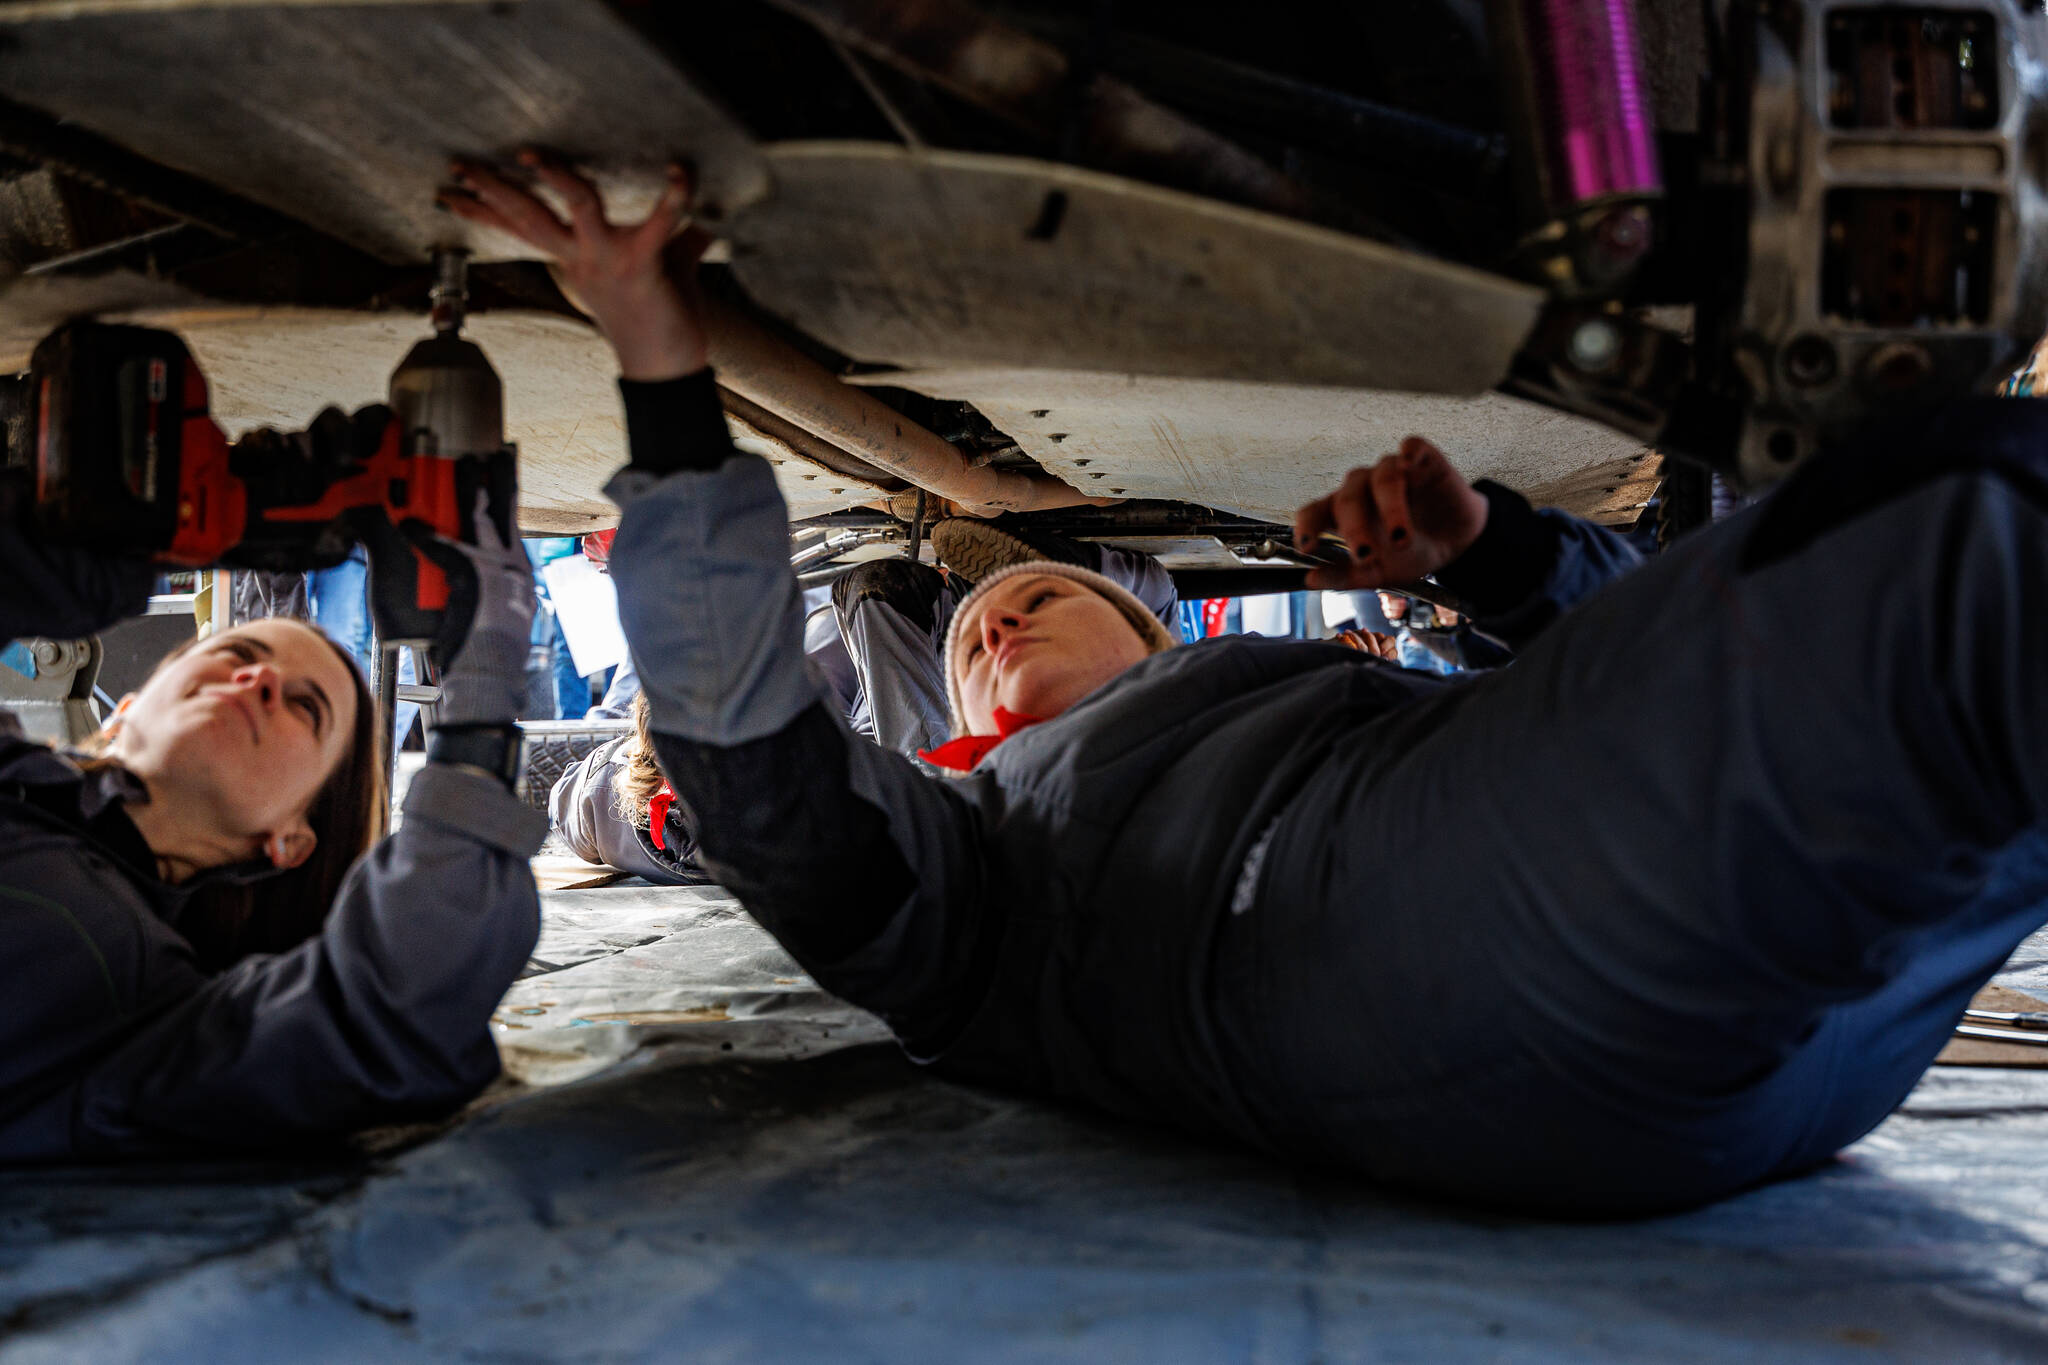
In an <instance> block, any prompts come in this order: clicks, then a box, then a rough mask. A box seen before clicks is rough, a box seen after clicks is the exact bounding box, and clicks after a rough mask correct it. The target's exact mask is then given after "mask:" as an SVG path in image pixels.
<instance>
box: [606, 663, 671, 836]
mask: <svg viewBox="0 0 2048 1365" xmlns="http://www.w3.org/2000/svg"><path fill="white" fill-rule="evenodd" d="M613 761H614V762H616V763H617V764H618V765H619V775H618V776H617V777H615V778H613V779H612V809H613V810H614V811H616V812H617V813H618V816H619V818H620V819H621V820H624V821H625V822H626V823H627V824H629V825H637V826H639V827H640V828H641V829H646V828H647V826H648V823H649V822H648V818H647V803H648V802H649V801H652V800H653V799H654V794H655V793H656V792H658V791H660V790H661V784H662V783H663V782H666V781H667V780H668V779H667V778H665V777H663V776H662V774H661V769H660V768H659V767H657V766H656V764H655V761H654V741H653V740H652V739H650V738H648V735H647V694H646V693H645V692H642V693H641V694H640V695H639V696H637V697H635V698H633V734H632V737H631V738H629V739H628V740H627V741H626V742H625V743H624V744H621V745H620V746H619V753H618V757H617V758H616V759H615V760H613Z"/></svg>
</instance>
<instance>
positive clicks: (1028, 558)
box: [931, 517, 1073, 583]
mask: <svg viewBox="0 0 2048 1365" xmlns="http://www.w3.org/2000/svg"><path fill="white" fill-rule="evenodd" d="M931 542H932V552H933V553H934V554H936V555H937V556H938V557H939V562H940V563H941V564H944V565H945V566H946V567H947V568H949V569H951V570H952V571H953V572H954V573H957V574H959V575H960V576H961V577H962V578H964V579H966V580H967V581H968V582H970V583H979V582H980V581H981V580H982V579H984V578H986V577H988V576H989V575H990V574H992V573H994V572H996V571H997V570H998V569H1007V568H1009V567H1010V566H1011V565H1012V564H1029V563H1031V562H1033V561H1034V560H1041V559H1047V560H1051V561H1052V562H1053V563H1055V564H1070V563H1072V562H1073V561H1072V560H1071V559H1069V558H1068V557H1067V556H1065V555H1057V554H1047V553H1046V552H1045V551H1043V550H1040V549H1038V548H1037V547H1035V546H1033V545H1032V544H1030V543H1029V542H1028V541H1024V540H1020V539H1018V538H1017V537H1016V536H1013V535H1011V534H1010V533H1009V532H1007V531H1004V530H1002V529H1000V528H998V527H995V526H990V525H989V524H987V523H986V522H978V521H969V520H967V519H965V518H962V517H951V518H948V519H947V520H945V521H942V522H940V523H939V524H938V525H936V526H934V527H932V530H931Z"/></svg>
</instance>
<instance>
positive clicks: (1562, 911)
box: [1217, 404, 2048, 1216]
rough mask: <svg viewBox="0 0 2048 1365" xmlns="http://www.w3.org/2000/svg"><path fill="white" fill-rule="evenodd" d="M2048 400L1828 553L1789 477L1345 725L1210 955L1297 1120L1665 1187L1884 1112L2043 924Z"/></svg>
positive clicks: (1337, 1137) (1649, 1196)
mask: <svg viewBox="0 0 2048 1365" xmlns="http://www.w3.org/2000/svg"><path fill="white" fill-rule="evenodd" d="M2013 406H2014V407H2015V408H2018V407H2019V406H2020V405H2018V404H2014V405H2013ZM2036 410H2037V411H2039V412H2040V413H2041V417H2040V418H2038V419H2036V418H2034V417H2033V414H2031V413H2015V414H2014V418H2015V422H2016V424H2017V425H2018V426H2019V427H2020V428H2022V430H2020V431H2019V432H2018V433H2017V434H2015V433H2011V432H2008V433H2007V436H2008V437H2011V438H2012V439H2010V440H2008V441H2007V443H2006V445H2005V446H2004V447H2003V448H2004V449H2006V450H2007V451H2008V452H2010V451H2012V450H2014V449H2017V448H2020V447H2022V446H2024V445H2026V444H2027V443H2031V446H2032V452H2033V453H2032V454H2030V455H2026V456H2024V457H2022V459H2021V460H2018V461H2015V462H2014V463H2015V464H2016V465H2018V467H2017V468H2011V467H2008V471H2007V473H2005V474H1992V473H1985V472H1969V473H1954V474H1949V475H1946V476H1942V477H1938V478H1935V479H1932V480H1929V481H1925V482H1922V483H1920V484H1919V485H1918V486H1916V487H1908V488H1906V489H1904V490H1903V491H1899V492H1896V493H1894V494H1893V495H1892V496H1890V497H1888V498H1885V499H1882V500H1876V499H1867V500H1866V502H1865V505H1864V510H1862V511H1861V512H1860V513H1858V514H1856V515H1854V516H1853V517H1850V518H1848V519H1845V520H1843V521H1841V522H1840V524H1838V525H1834V526H1832V527H1831V528H1824V529H1822V530H1820V531H1819V532H1818V533H1816V534H1813V535H1812V536H1811V538H1810V539H1807V540H1805V541H1804V542H1803V543H1801V542H1800V541H1799V539H1798V538H1797V537H1792V538H1790V539H1789V540H1786V541H1776V542H1774V540H1773V538H1772V537H1769V536H1766V535H1764V534H1763V532H1764V531H1765V530H1769V529H1773V526H1775V527H1777V528H1782V526H1783V525H1784V524H1785V523H1784V520H1783V519H1782V518H1780V519H1778V521H1777V522H1775V523H1771V522H1769V521H1768V519H1767V518H1766V516H1765V515H1764V514H1765V513H1768V512H1771V511H1773V510H1774V508H1773V505H1772V504H1769V503H1767V504H1765V505H1763V506H1761V507H1757V508H1752V509H1749V510H1747V511H1745V512H1742V513H1739V514H1737V515H1736V516H1734V517H1732V518H1730V519H1728V520H1727V521H1724V522H1721V523H1717V524H1716V525H1715V526H1713V527H1711V528H1709V529H1707V530H1704V531H1701V532H1699V533H1697V534H1696V535H1694V536H1693V537H1691V538H1690V539H1689V540H1687V541H1683V542H1681V543H1680V544H1679V546H1678V547H1676V548H1675V549H1674V550H1673V551H1671V552H1670V553H1668V554H1666V555H1664V556H1663V557H1661V558H1659V559H1657V560H1654V561H1652V562H1651V563H1650V564H1649V565H1647V566H1645V567H1644V568H1642V569H1640V570H1638V571H1637V572H1635V573H1633V574H1631V575H1630V576H1629V577H1627V578H1625V579H1623V580H1621V581H1620V582H1617V583H1614V584H1612V585H1610V586H1609V587H1608V588H1606V589H1605V590H1604V591H1602V592H1600V593H1599V594H1597V595H1595V596H1594V597H1593V598H1591V599H1590V600H1589V601H1587V602H1585V603H1583V604H1581V605H1580V606H1579V607H1578V608H1577V609H1576V610H1574V611H1572V612H1571V613H1569V614H1568V615H1566V616H1565V617H1564V618H1563V619H1561V620H1560V621H1558V622H1557V623H1556V624H1555V625H1554V626H1552V627H1551V628H1550V630H1549V631H1548V632H1546V633H1545V634H1544V635H1542V636H1541V637H1540V638H1539V639H1537V640H1536V641H1535V643H1534V644H1533V645H1532V646H1531V647H1530V648H1528V649H1527V650H1526V651H1524V652H1523V653H1522V655H1521V656H1520V657H1519V658H1518V659H1517V660H1516V662H1515V663H1514V665H1513V666H1512V667H1509V668H1506V669H1502V670H1499V671H1498V672H1494V673H1489V674H1483V675H1477V676H1476V677H1475V678H1474V680H1473V681H1472V682H1470V683H1469V684H1465V685H1462V686H1453V687H1449V688H1447V689H1445V691H1444V692H1443V694H1442V695H1441V696H1437V697H1432V698H1430V699H1427V700H1424V701H1421V702H1418V703H1415V704H1413V705H1411V706H1409V707H1406V708H1404V709H1402V710H1400V711H1397V712H1395V713H1393V714H1391V715H1388V716H1385V717H1382V718H1380V719H1378V720H1376V721H1374V722H1372V723H1370V724H1367V725H1365V726H1363V727H1361V728H1360V730H1359V731H1358V732H1357V733H1356V734H1355V735H1354V736H1352V737H1351V738H1349V739H1348V740H1347V741H1346V742H1345V744H1344V745H1343V746H1342V747H1341V749H1340V750H1339V751H1338V752H1336V753H1335V754H1333V756H1332V761H1331V763H1330V765H1329V766H1328V767H1327V768H1326V769H1325V770H1324V772H1323V773H1322V774H1320V775H1319V776H1318V778H1317V779H1316V780H1315V781H1313V782H1311V783H1310V784H1309V786H1308V787H1307V788H1305V789H1304V790H1303V792H1302V794H1301V796H1300V798H1299V800H1298V802H1297V805H1296V808H1295V810H1296V813H1295V814H1293V815H1290V816H1289V817H1288V818H1287V819H1285V820H1283V821H1282V822H1281V823H1280V824H1279V825H1278V826H1277V827H1276V832H1275V835H1274V837H1273V839H1272V841H1271V843H1270V846H1269V847H1268V848H1267V851H1266V854H1265V864H1266V867H1267V868H1268V869H1270V872H1269V875H1268V876H1267V879H1266V883H1265V885H1264V886H1263V887H1262V888H1261V890H1260V894H1259V896H1258V898H1257V902H1256V904H1254V905H1253V906H1252V907H1251V909H1250V910H1249V912H1248V913H1246V914H1243V915H1241V916H1234V917H1232V918H1231V919H1230V920H1229V922H1228V924H1227V926H1226V928H1225V932H1224V941H1223V943H1222V945H1221V947H1220V949H1219V952H1218V954H1217V958H1218V962H1219V964H1221V965H1220V966H1219V978H1218V992H1219V1005H1218V1010H1219V1016H1220V1017H1219V1024H1220V1025H1221V1029H1220V1031H1221V1034H1222V1036H1223V1037H1225V1038H1226V1039H1228V1040H1229V1042H1228V1044H1227V1046H1228V1048H1229V1050H1230V1051H1231V1052H1232V1053H1233V1070H1234V1071H1235V1073H1236V1074H1238V1075H1240V1076H1242V1077H1245V1078H1248V1080H1249V1081H1250V1083H1251V1084H1252V1085H1253V1086H1255V1087H1256V1088H1257V1089H1258V1090H1260V1091H1261V1092H1262V1100H1261V1107H1262V1108H1264V1109H1266V1110H1267V1112H1268V1113H1269V1114H1270V1115H1271V1130H1270V1131H1271V1142H1272V1144H1273V1145H1274V1146H1275V1147H1278V1148H1281V1149H1283V1150H1287V1151H1290V1152H1292V1153H1294V1154H1297V1155H1301V1156H1307V1157H1310V1158H1321V1159H1329V1160H1334V1161H1338V1162H1341V1163H1343V1164H1344V1165H1346V1166H1348V1167H1350V1168H1352V1169H1354V1170H1360V1171H1363V1172H1365V1173H1367V1174H1369V1175H1371V1176H1374V1177H1377V1178H1379V1179H1382V1180H1385V1181H1387V1182H1390V1183H1395V1184H1401V1185H1406V1186H1410V1187H1415V1188H1420V1189H1423V1190H1426V1191H1430V1192H1434V1193H1438V1194H1448V1195H1452V1196H1455V1197H1460V1198H1471V1199H1479V1200H1483V1201H1485V1202H1487V1203H1489V1204H1494V1205H1502V1204H1506V1205H1514V1206H1520V1207H1524V1208H1530V1209H1536V1210H1546V1211H1559V1212H1569V1213H1573V1214H1575V1215H1578V1216H1585V1215H1589V1214H1603V1213H1605V1214H1640V1213H1649V1212H1656V1211H1660V1210H1666V1209H1673V1208H1678V1207H1683V1206H1687V1205H1691V1204H1697V1203H1700V1202H1704V1201H1706V1200H1709V1199H1714V1198H1718V1197H1720V1196H1722V1195H1725V1194H1728V1193H1731V1192H1734V1191H1736V1190H1740V1189H1742V1188H1745V1187H1747V1186H1749V1185H1753V1184H1756V1183H1758V1182H1760V1181H1764V1180H1768V1179H1771V1178H1775V1177H1778V1176H1783V1175H1787V1174H1791V1173H1794V1172H1798V1171H1802V1170H1806V1169H1809V1168H1811V1167H1813V1166H1814V1165H1816V1164H1817V1163H1820V1162H1822V1161H1825V1160H1826V1159H1827V1158H1828V1157H1829V1156H1830V1155H1832V1154H1833V1153H1834V1152H1836V1151H1838V1150H1839V1149H1840V1148H1842V1147H1843V1146H1845V1145H1846V1144H1848V1143H1850V1142H1853V1141H1855V1140H1856V1139H1857V1138H1858V1137H1860V1136H1862V1135H1863V1134H1864V1133H1866V1132H1868V1131H1869V1130H1870V1129H1871V1128H1873V1127H1874V1126H1876V1125H1877V1124H1878V1123H1879V1122H1880V1121H1881V1120H1882V1119H1883V1118H1884V1117H1885V1116H1886V1115H1887V1114H1888V1113H1890V1112H1891V1110H1892V1109H1893V1108H1894V1107H1895V1106H1896V1105H1897V1104H1898V1103H1899V1101H1900V1100H1901V1099H1903V1098H1904V1097H1905V1095H1906V1093H1907V1092H1908V1091H1909V1090H1910V1089H1911V1088H1912V1086H1913V1085H1914V1083H1915V1082H1916V1081H1917V1080H1918V1078H1919V1076H1920V1074H1921V1072H1922V1071H1923V1070H1924V1069H1925V1068H1926V1066H1927V1065H1928V1064H1929V1063H1930V1062H1931V1061H1932V1060H1933V1058H1934V1056H1935V1054H1936V1053H1937V1052H1939V1051H1940V1050H1941V1048H1942V1046H1943V1044H1944V1043H1945V1042H1946V1040H1947V1038H1948V1035H1949V1031H1950V1029H1951V1027H1952V1026H1953V1025H1954V1023H1955V1021H1956V1019H1957V1017H1958V1016H1959V1014H1960V1012H1961V1010H1962V1009H1963V1007H1964V1006H1965V1004H1966V1003H1967V1002H1968V1000H1969V998H1970V996H1971V994H1972V993H1973V992H1974V991H1976V990H1977V989H1978V988H1979V987H1980V986H1981V985H1982V984H1983V983H1984V982H1985V981H1986V980H1987V979H1988V978H1989V977H1990V975H1991V974H1992V972H1993V971H1995V970H1996V969H1997V967H1998V965H1999V964H2000V963H2001V962H2002V961H2003V960H2004V959H2005V957H2006V956H2007V955H2008V954H2009V953H2010V952H2011V950H2012V949H2013V948H2014V947H2015V946H2016V945H2017V944H2018V942H2019V941H2020V940H2021V939H2022V938H2023V937H2024V936H2025V935H2026V934H2027V933H2029V932H2031V931H2032V930H2034V929H2035V928H2037V927H2039V926H2040V925H2041V924H2042V923H2043V921H2044V920H2048V408H2041V407H2040V406H2039V405H2036ZM2029 423H2031V425H2029ZM2022 438H2023V439H2022ZM1977 439H1983V433H1982V432H1972V431H1970V430H1969V429H1968V428H1967V427H1966V428H1965V429H1964V431H1963V432H1962V433H1961V434H1952V433H1948V432H1940V433H1937V434H1936V435H1934V436H1930V437H1929V442H1930V444H1931V445H1934V446H1935V447H1936V448H1938V449H1939V451H1940V453H1941V454H1942V455H1943V456H1944V457H1947V458H1955V459H1957V460H1962V459H1965V458H1968V457H1969V456H1971V455H1972V454H1973V453H1977V452H1973V451H1972V450H1971V448H1970V445H1969V441H1970V440H1977ZM1944 440H1948V441H1952V442H1953V443H1952V444H1942V442H1943V441H1944ZM2029 465H2031V470H2030V469H2029V467H2028V466H2029ZM1811 486H1812V485H1811V484H1810V483H1809V485H1808V487H1809V488H1810V487H1811ZM1857 486H1858V480H1857V478H1855V477H1852V478H1850V479H1848V480H1846V481H1845V482H1844V483H1843V484H1842V485H1841V486H1839V487H1835V488H1833V489H1827V488H1826V487H1825V486H1823V491H1824V493H1825V496H1823V497H1821V498H1818V499H1814V498H1807V499H1805V501H1804V502H1803V503H1802V502H1801V501H1799V500H1798V498H1799V495H1800V494H1801V492H1802V489H1801V487H1800V485H1799V481H1798V480H1795V481H1794V484H1793V486H1792V487H1790V488H1788V489H1787V490H1786V491H1785V492H1784V493H1781V494H1780V495H1779V499H1778V501H1779V502H1781V503H1782V502H1784V501H1785V500H1786V499H1787V498H1788V497H1790V498H1793V499H1794V501H1793V502H1792V503H1791V507H1792V508H1800V507H1802V506H1803V507H1804V508H1805V510H1806V512H1807V513H1809V514H1811V513H1812V512H1814V511H1815V509H1816V508H1819V509H1823V510H1825V509H1827V508H1829V507H1839V506H1841V505H1842V504H1844V503H1852V504H1853V500H1854V498H1855V497H1856V496H1857V492H1856V489H1857ZM1816 524H1819V523H1818V519H1816ZM1772 543H1776V544H1777V546H1778V550H1777V551H1776V552H1774V555H1760V554H1759V553H1758V552H1757V547H1759V546H1762V545H1766V544H1772ZM1788 546H1789V548H1787V547H1788ZM1653 702H1654V703H1655V704H1656V708H1657V709H1646V708H1649V707H1650V706H1651V704H1652V703H1653Z"/></svg>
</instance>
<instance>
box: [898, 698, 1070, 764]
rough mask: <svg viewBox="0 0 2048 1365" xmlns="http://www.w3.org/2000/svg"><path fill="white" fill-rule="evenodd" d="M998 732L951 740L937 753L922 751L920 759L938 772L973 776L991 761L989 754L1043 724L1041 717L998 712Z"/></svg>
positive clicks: (920, 750)
mask: <svg viewBox="0 0 2048 1365" xmlns="http://www.w3.org/2000/svg"><path fill="white" fill-rule="evenodd" d="M995 718H996V732H995V733H994V734H992V735H962V736H960V738H958V739H949V740H947V741H946V742H945V743H944V744H941V745H940V746H939V747H938V748H936V749H919V750H918V751H917V756H918V757H919V758H921V759H923V760H924V761H925V762H927V763H929V764H931V765H932V766H933V767H934V768H950V769H951V770H952V771H954V772H956V773H965V772H972V771H973V770H974V765H975V764H977V763H979V762H981V760H983V759H984V758H987V757H988V751H989V750H991V749H993V748H995V747H996V745H998V744H1001V743H1002V742H1003V741H1004V740H1006V739H1008V738H1009V737H1010V736H1011V735H1014V734H1016V733H1017V732H1018V731H1019V730H1023V729H1026V728H1028V727H1030V726H1033V725H1037V724H1039V723H1040V720H1041V719H1042V718H1041V717H1038V716H1020V715H1018V714H1017V713H1016V712H1015V711H1005V710H1004V709H1003V708H1002V707H1000V706H998V707H997V708H996V709H995Z"/></svg>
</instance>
